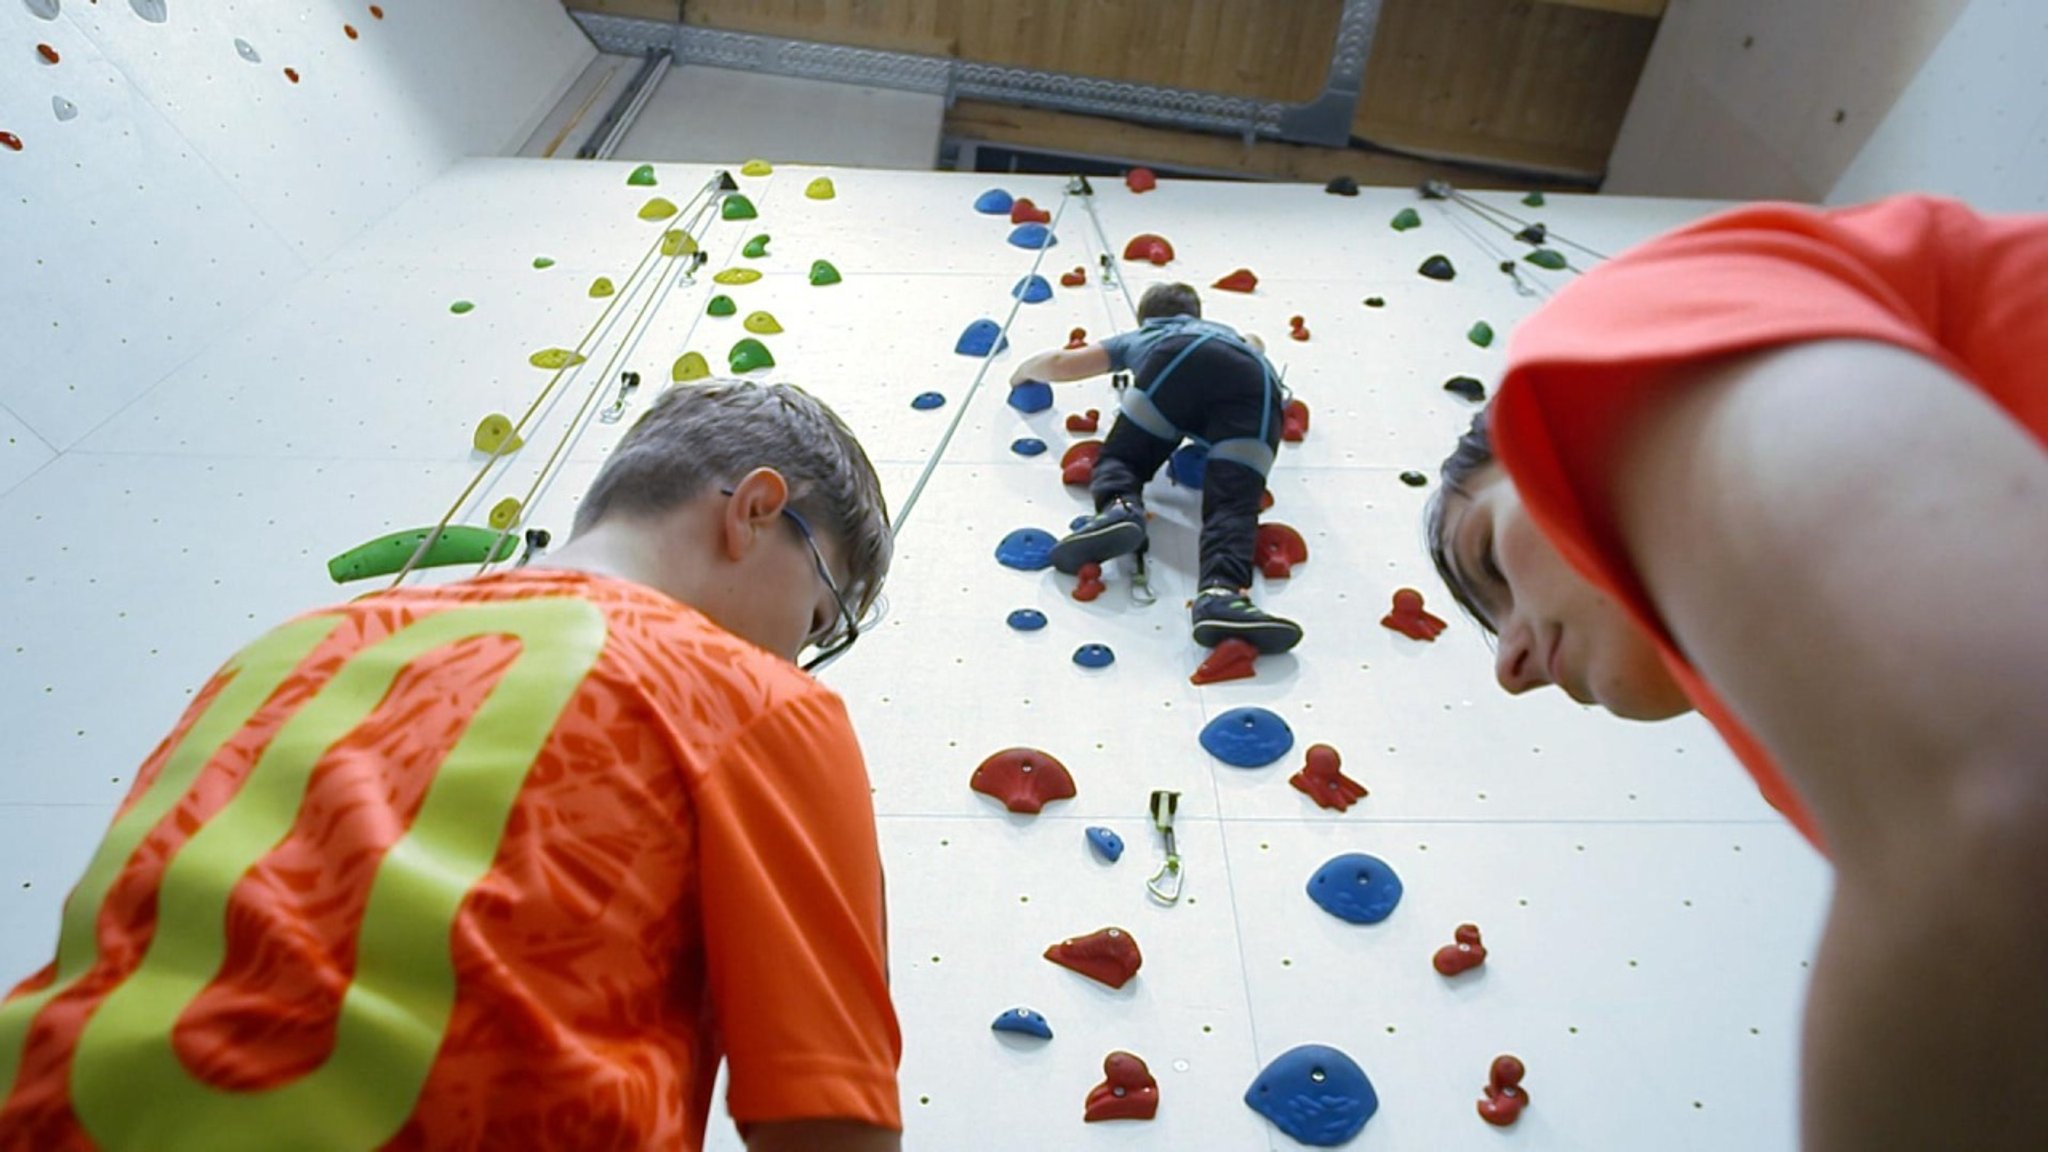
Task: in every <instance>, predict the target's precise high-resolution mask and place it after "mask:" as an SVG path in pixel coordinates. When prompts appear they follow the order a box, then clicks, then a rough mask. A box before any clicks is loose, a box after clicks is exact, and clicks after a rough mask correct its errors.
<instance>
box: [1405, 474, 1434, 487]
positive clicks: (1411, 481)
mask: <svg viewBox="0 0 2048 1152" xmlns="http://www.w3.org/2000/svg"><path fill="white" fill-rule="evenodd" d="M1401 483H1403V484H1406V485H1407V486H1409V487H1410V488H1420V487H1422V486H1423V485H1425V484H1428V483H1429V477H1427V476H1424V475H1423V474H1422V473H1420V472H1403V473H1401Z"/></svg>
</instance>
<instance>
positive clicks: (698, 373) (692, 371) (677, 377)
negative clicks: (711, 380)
mask: <svg viewBox="0 0 2048 1152" xmlns="http://www.w3.org/2000/svg"><path fill="white" fill-rule="evenodd" d="M709 375H711V365H709V364H707V363H705V362H704V354H703V353H702V352H685V353H683V354H682V355H681V356H678V357H676V362H675V365H674V366H673V367H671V368H670V369H669V370H668V377H669V379H671V380H673V381H675V382H676V383H678V384H687V383H689V382H690V381H692V380H702V379H703V378H705V377H706V376H709Z"/></svg>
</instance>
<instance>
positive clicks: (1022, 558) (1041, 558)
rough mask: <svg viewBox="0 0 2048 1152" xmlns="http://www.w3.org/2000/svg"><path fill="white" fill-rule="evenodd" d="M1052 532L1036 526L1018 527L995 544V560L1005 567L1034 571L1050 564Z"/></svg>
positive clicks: (1048, 566)
mask: <svg viewBox="0 0 2048 1152" xmlns="http://www.w3.org/2000/svg"><path fill="white" fill-rule="evenodd" d="M1052 546H1053V538H1052V533H1050V532H1045V531H1041V530H1040V529H1037V528H1019V529H1017V530H1016V531H1015V532H1012V533H1010V534H1009V535H1008V536H1005V537H1003V540H1002V543H1000V544H997V545H996V562H997V563H999V564H1001V565H1002V566H1003V567H1005V568H1020V569H1022V570H1024V571H1026V572H1036V571H1038V570H1039V569H1040V568H1050V567H1051V566H1052Z"/></svg>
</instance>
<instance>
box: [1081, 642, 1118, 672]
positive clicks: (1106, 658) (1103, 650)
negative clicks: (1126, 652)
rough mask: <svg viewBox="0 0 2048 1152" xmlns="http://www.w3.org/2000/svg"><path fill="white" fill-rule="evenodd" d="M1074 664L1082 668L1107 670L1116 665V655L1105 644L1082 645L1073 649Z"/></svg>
mask: <svg viewBox="0 0 2048 1152" xmlns="http://www.w3.org/2000/svg"><path fill="white" fill-rule="evenodd" d="M1074 663H1076V664H1079V665H1080V666H1081V667H1083V668H1107V667H1109V666H1110V665H1111V664H1114V663H1116V653H1114V652H1111V651H1110V650H1109V645H1107V644H1083V645H1081V646H1080V647H1079V648H1076V649H1074Z"/></svg>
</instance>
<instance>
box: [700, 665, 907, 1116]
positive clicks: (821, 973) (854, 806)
mask: <svg viewBox="0 0 2048 1152" xmlns="http://www.w3.org/2000/svg"><path fill="white" fill-rule="evenodd" d="M696 800H697V819H698V838H699V852H700V863H701V868H702V891H703V909H704V912H703V914H704V934H705V948H706V951H707V953H708V957H709V968H710V978H711V996H712V1001H713V1007H714V1010H715V1012H716V1015H717V1018H718V1022H719V1029H720V1032H721V1033H722V1036H723V1039H724V1042H725V1048H726V1054H727V1059H728V1061H729V1064H730V1069H731V1085H730V1088H729V1090H728V1094H727V1103H728V1106H729V1108H730V1109H731V1112H732V1115H733V1119H734V1120H736V1121H738V1122H739V1123H741V1124H750V1123H757V1122H761V1121H773V1120H799V1119H843V1120H857V1121H861V1122H864V1123H868V1124H873V1125H876V1126H879V1127H884V1128H892V1129H897V1130H900V1129H901V1128H902V1123H903V1120H902V1112H901V1105H900V1102H899V1100H898V1097H897V1085H896V1069H897V1064H898V1062H899V1060H900V1059H901V1057H902V1051H903V1043H902V1037H901V1034H900V1032H899V1031H898V1028H897V1022H896V1013H895V1009H894V1007H893V1006H892V1004H891V1002H890V998H889V985H888V968H887V954H886V942H885V936H884V933H885V927H884V913H883V905H882V866H881V857H880V853H879V851H878V849H877V846H876V842H875V815H874V807H873V803H872V801H871V799H870V796H869V791H868V775H867V768H866V765H865V763H864V762H863V760H862V758H861V753H860V747H859V745H858V744H857V743H856V742H855V740H854V735H853V728H852V725H851V724H850V723H849V721H848V720H847V717H846V710H845V706H844V705H843V704H841V703H840V701H839V699H838V697H836V696H834V695H832V694H831V693H830V692H829V691H827V690H825V689H823V688H815V689H814V690H813V691H810V692H807V693H805V694H803V695H800V696H797V697H794V698H792V699H787V700H784V701H782V702H779V703H777V704H775V705H774V706H773V707H771V708H770V709H769V711H768V712H766V713H765V714H764V715H762V716H761V717H760V718H759V719H757V720H755V721H754V722H753V723H752V724H751V725H750V726H749V727H748V728H747V729H746V731H745V732H744V733H742V734H741V735H740V737H739V738H738V739H736V740H735V741H734V742H733V744H732V745H731V746H730V748H729V749H728V750H727V751H726V752H725V754H724V755H723V756H721V757H720V759H719V760H718V762H717V763H716V764H715V765H714V766H713V767H712V768H711V769H710V771H709V772H708V773H707V774H706V777H705V779H704V780H702V781H701V782H700V787H699V788H698V792H697V797H696Z"/></svg>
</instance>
